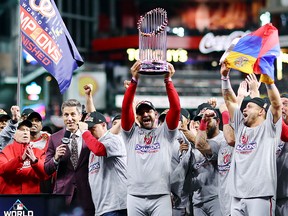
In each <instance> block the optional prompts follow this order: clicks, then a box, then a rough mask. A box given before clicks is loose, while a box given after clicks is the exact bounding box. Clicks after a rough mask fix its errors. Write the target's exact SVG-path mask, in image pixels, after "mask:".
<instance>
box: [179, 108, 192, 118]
mask: <svg viewBox="0 0 288 216" xmlns="http://www.w3.org/2000/svg"><path fill="white" fill-rule="evenodd" d="M181 115H182V116H184V117H185V118H186V119H188V120H190V113H189V111H188V110H187V109H184V108H181Z"/></svg>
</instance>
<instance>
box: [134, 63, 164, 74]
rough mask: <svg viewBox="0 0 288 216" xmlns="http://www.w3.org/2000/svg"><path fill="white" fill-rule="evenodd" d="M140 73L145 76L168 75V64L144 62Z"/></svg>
mask: <svg viewBox="0 0 288 216" xmlns="http://www.w3.org/2000/svg"><path fill="white" fill-rule="evenodd" d="M138 73H140V74H143V75H161V74H166V73H169V72H168V65H167V63H166V62H151V61H144V62H142V64H141V68H140V70H139V72H138Z"/></svg>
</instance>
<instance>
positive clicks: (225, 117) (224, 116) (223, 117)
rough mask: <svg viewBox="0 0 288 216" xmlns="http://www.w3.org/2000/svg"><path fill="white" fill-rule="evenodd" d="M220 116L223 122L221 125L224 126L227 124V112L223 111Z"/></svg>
mask: <svg viewBox="0 0 288 216" xmlns="http://www.w3.org/2000/svg"><path fill="white" fill-rule="evenodd" d="M221 114H222V122H223V125H225V124H229V118H230V116H229V112H228V111H224V112H222V113H221Z"/></svg>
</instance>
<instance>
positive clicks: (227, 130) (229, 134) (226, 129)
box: [219, 103, 235, 147]
mask: <svg viewBox="0 0 288 216" xmlns="http://www.w3.org/2000/svg"><path fill="white" fill-rule="evenodd" d="M219 111H220V113H221V115H222V123H223V134H224V137H225V140H226V142H227V144H228V145H230V146H232V147H234V146H235V134H234V129H233V128H232V127H231V125H230V124H229V118H230V116H229V112H228V110H227V107H226V105H225V103H223V104H221V105H220V106H219Z"/></svg>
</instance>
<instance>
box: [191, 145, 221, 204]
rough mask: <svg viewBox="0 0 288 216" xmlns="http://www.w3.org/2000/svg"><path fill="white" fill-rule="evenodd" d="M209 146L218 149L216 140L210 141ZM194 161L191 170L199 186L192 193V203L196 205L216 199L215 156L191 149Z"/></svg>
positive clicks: (216, 175) (216, 176)
mask: <svg viewBox="0 0 288 216" xmlns="http://www.w3.org/2000/svg"><path fill="white" fill-rule="evenodd" d="M210 145H211V148H214V149H219V147H220V146H219V145H218V144H217V143H216V142H210ZM192 152H193V153H194V156H195V163H194V164H193V170H194V172H195V175H196V176H197V180H198V183H199V184H200V185H201V188H200V189H198V190H197V191H195V192H194V193H193V204H194V205H197V204H200V203H205V202H207V201H210V200H213V199H218V172H217V156H216V155H212V157H210V158H208V157H206V156H204V155H203V154H202V153H201V152H200V151H199V150H198V149H193V150H192Z"/></svg>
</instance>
